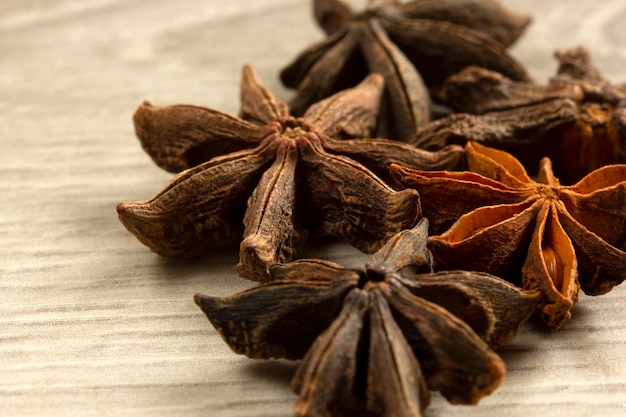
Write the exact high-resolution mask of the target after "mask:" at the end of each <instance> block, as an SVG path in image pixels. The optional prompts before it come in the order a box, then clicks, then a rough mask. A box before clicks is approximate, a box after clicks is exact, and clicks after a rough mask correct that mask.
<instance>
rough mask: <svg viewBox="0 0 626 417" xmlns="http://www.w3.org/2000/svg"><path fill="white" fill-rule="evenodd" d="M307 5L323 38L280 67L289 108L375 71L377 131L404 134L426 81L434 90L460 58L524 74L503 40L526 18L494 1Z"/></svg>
mask: <svg viewBox="0 0 626 417" xmlns="http://www.w3.org/2000/svg"><path fill="white" fill-rule="evenodd" d="M313 8H314V15H315V18H316V20H317V22H318V24H319V25H320V26H321V27H322V28H323V29H324V30H325V31H326V33H327V34H328V37H327V38H326V39H325V40H323V41H321V42H319V43H317V44H315V45H312V46H311V47H309V48H308V49H307V50H305V51H304V52H302V53H301V54H300V55H299V56H298V57H297V58H296V59H295V60H294V61H293V63H291V64H290V65H289V66H287V67H286V68H285V69H283V71H282V72H281V79H282V81H283V83H284V84H285V85H286V86H287V87H290V88H296V89H298V92H297V96H296V97H295V99H294V100H293V101H292V103H291V108H292V112H293V113H294V114H301V113H303V112H304V111H305V110H306V108H307V107H308V106H309V105H310V104H311V103H314V102H316V101H318V100H320V99H322V98H324V97H327V96H329V95H331V94H333V93H335V92H337V91H340V90H342V89H344V88H347V87H351V86H353V85H356V84H357V83H358V82H360V80H362V79H363V78H364V77H365V76H366V75H367V74H368V73H372V72H377V73H380V74H382V75H383V76H384V77H385V85H386V94H385V97H384V100H383V108H382V111H381V118H380V126H379V135H380V136H385V137H389V138H393V139H400V140H404V141H406V140H408V138H411V137H412V136H413V135H414V134H415V131H416V129H417V127H419V126H421V125H423V124H425V123H426V122H428V120H429V119H430V98H429V94H428V91H427V89H426V86H428V88H430V89H431V90H432V91H437V90H438V88H439V87H440V86H441V84H442V83H443V81H444V80H445V78H446V77H447V76H449V75H451V74H454V73H455V72H457V71H459V70H461V69H462V68H464V67H465V66H467V65H472V64H475V65H480V66H482V67H486V68H490V69H493V70H495V71H499V72H502V73H503V74H506V75H507V76H509V77H510V78H512V79H515V80H529V77H528V75H527V74H526V71H525V70H524V68H523V67H522V66H521V65H520V64H519V63H518V62H517V61H516V60H515V59H514V58H513V57H512V56H511V55H509V54H508V52H507V50H506V47H507V46H508V45H510V44H511V43H513V42H514V41H515V40H516V39H517V37H518V36H519V35H520V34H521V33H522V31H523V30H524V28H525V27H526V25H527V24H528V23H529V21H530V19H529V18H527V17H526V16H522V15H518V14H516V13H513V12H511V11H509V10H508V9H506V8H504V7H503V6H502V5H501V4H500V3H498V2H496V1H494V0H478V1H476V0H447V1H440V0H436V1H435V0H427V1H411V2H408V3H400V2H397V1H395V0H370V1H369V2H368V5H367V7H366V8H365V10H363V11H361V12H355V11H354V10H353V9H352V7H351V6H350V5H349V4H348V3H347V2H344V1H341V0H314V1H313ZM424 82H425V85H426V86H425V85H424Z"/></svg>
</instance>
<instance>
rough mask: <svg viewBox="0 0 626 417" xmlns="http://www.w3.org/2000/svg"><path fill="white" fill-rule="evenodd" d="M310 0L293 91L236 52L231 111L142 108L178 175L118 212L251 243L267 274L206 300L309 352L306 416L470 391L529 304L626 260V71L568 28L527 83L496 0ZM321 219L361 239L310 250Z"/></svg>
mask: <svg viewBox="0 0 626 417" xmlns="http://www.w3.org/2000/svg"><path fill="white" fill-rule="evenodd" d="M313 9H314V15H315V18H316V20H317V22H318V23H319V25H320V26H321V27H322V28H323V30H324V31H325V32H326V34H327V37H326V38H325V39H324V40H323V41H321V42H319V43H317V44H314V45H313V46H311V47H310V48H309V49H307V50H306V51H304V52H303V53H301V54H300V55H299V56H298V57H297V58H296V60H295V61H294V62H293V63H292V64H290V65H289V66H287V67H286V68H285V69H284V70H283V71H282V72H281V73H280V77H281V79H282V81H283V82H284V83H285V85H286V86H288V87H293V88H295V89H296V90H297V93H296V95H295V97H294V98H293V100H292V102H291V103H290V104H286V103H283V102H281V101H280V100H278V99H276V98H275V97H274V96H273V95H272V93H271V92H270V91H268V90H267V89H266V88H265V87H264V86H263V85H262V84H261V82H260V81H259V79H258V78H257V76H256V75H255V73H254V71H253V70H252V68H251V67H249V66H244V69H243V76H242V82H241V110H240V113H239V115H238V116H237V117H234V116H230V115H227V114H224V113H221V112H219V111H216V110H211V109H207V108H202V107H198V106H188V105H177V106H168V107H157V106H153V105H151V104H149V103H144V104H143V105H141V106H140V107H139V109H138V110H137V112H136V113H135V117H134V122H135V128H136V132H137V136H138V137H139V139H140V141H141V144H142V146H143V147H144V149H145V150H146V152H147V153H148V154H149V155H150V156H151V157H152V158H153V159H154V161H155V162H156V163H157V164H158V165H159V166H160V167H162V168H164V169H167V170H170V171H173V172H177V173H178V174H177V175H176V176H175V177H174V179H173V180H172V181H171V182H170V183H169V184H168V185H167V186H166V188H165V189H164V190H163V191H161V192H160V193H159V194H157V195H156V196H154V197H152V198H151V199H149V200H146V201H141V202H135V203H122V204H120V205H119V206H118V213H119V218H120V220H121V222H122V223H123V224H124V226H126V228H127V229H128V230H130V231H131V232H132V233H133V234H135V236H137V238H138V239H139V240H140V241H141V242H142V243H144V244H145V245H147V246H148V247H150V249H152V250H153V251H155V252H157V253H159V254H162V255H172V256H182V257H193V256H199V255H202V254H205V253H207V252H209V251H211V250H212V249H214V248H217V247H222V246H228V245H231V246H232V245H233V244H235V245H236V244H239V246H240V261H239V263H238V264H237V266H236V267H235V269H236V271H237V272H238V274H239V275H240V276H241V277H243V278H247V279H252V280H256V281H261V283H260V284H259V285H258V286H256V287H254V288H252V289H250V290H248V291H244V292H242V293H239V294H235V295H233V296H231V297H227V298H222V299H220V298H215V297H211V296H204V295H199V294H197V295H196V296H195V301H196V303H197V304H198V305H199V306H200V307H201V308H202V310H203V311H204V313H206V315H207V317H208V318H209V320H210V321H211V323H212V324H213V326H214V327H215V328H216V329H217V330H218V331H219V333H220V334H221V335H222V337H223V338H224V340H225V341H226V342H227V343H228V344H229V345H230V347H231V348H232V349H233V350H234V351H235V352H237V353H241V354H245V355H247V356H249V357H252V358H287V359H301V360H302V361H301V363H300V365H299V367H298V370H297V372H296V375H295V376H294V379H293V383H292V388H293V389H294V390H295V391H296V392H297V393H298V394H299V400H298V402H297V404H296V408H295V415H297V416H352V415H354V416H419V415H421V412H422V411H423V409H424V408H425V407H426V406H427V404H428V401H429V392H430V391H439V392H441V394H442V395H443V396H444V397H445V398H447V399H448V400H449V401H451V402H453V403H466V404H467V403H471V404H473V403H476V402H477V401H478V400H479V399H480V398H481V397H482V396H484V395H486V394H489V393H490V392H492V391H493V390H494V389H495V388H496V387H497V386H498V384H499V383H500V381H501V380H502V377H503V375H504V372H505V371H504V364H503V362H502V361H501V359H500V358H499V357H498V356H497V354H495V353H494V351H493V349H495V348H498V347H499V346H502V345H503V344H504V343H507V342H508V341H510V340H511V339H512V338H513V337H514V336H515V334H516V332H517V331H518V329H519V328H520V326H521V325H522V324H523V323H524V322H525V321H526V320H527V319H528V318H529V317H530V316H531V315H533V314H536V315H537V316H539V317H540V318H541V319H542V320H543V321H544V322H545V324H546V325H547V326H549V327H551V328H553V329H557V328H559V327H560V326H561V325H562V324H563V323H564V322H566V321H567V320H568V319H570V318H571V309H572V308H573V306H574V304H575V303H576V301H577V300H578V292H579V288H582V290H583V291H584V292H585V293H587V294H591V295H599V294H603V293H606V292H607V291H609V290H611V288H613V286H615V285H618V284H620V283H621V282H622V281H623V280H624V278H626V252H624V251H625V250H626V165H621V164H623V163H625V162H626V84H622V85H613V84H611V83H610V82H609V81H607V80H606V79H604V78H603V77H602V76H601V75H600V73H599V72H598V70H597V69H596V68H595V67H594V66H593V64H592V63H591V59H590V57H589V53H588V52H587V51H586V50H585V49H584V48H575V49H571V50H567V51H558V52H556V56H557V58H558V59H559V61H560V67H559V69H558V72H557V74H556V76H555V77H554V78H553V79H552V80H550V82H549V83H548V84H547V85H537V84H536V83H534V82H533V81H532V80H531V79H530V77H529V76H528V74H527V72H526V70H525V69H524V67H523V65H522V64H521V63H519V62H517V61H516V60H515V59H514V58H513V57H512V56H511V55H510V54H509V53H508V52H507V47H508V46H510V45H511V44H512V43H513V42H515V41H516V39H517V38H518V37H519V36H520V34H521V33H522V32H523V31H524V30H525V28H526V26H527V25H528V23H529V21H530V19H529V18H527V17H525V16H521V15H519V14H517V13H514V12H512V11H509V10H507V9H505V8H504V7H503V6H502V5H500V4H499V3H498V2H497V1H496V0H449V1H439V0H413V1H409V2H404V3H403V2H397V1H394V0H370V1H369V3H368V6H367V7H366V9H365V10H362V11H359V12H357V11H355V10H353V8H352V7H351V6H350V5H349V4H347V3H345V2H344V1H342V0H314V1H313ZM433 109H437V110H436V111H434V110H433ZM441 109H446V111H445V112H442V111H441ZM372 137H376V139H374V138H372ZM383 137H384V138H385V139H382V138H383ZM551 158H552V160H551ZM527 169H528V170H529V171H530V173H531V175H532V176H529V175H528V174H527V171H526V170H527ZM557 177H559V178H561V180H562V181H563V182H564V185H562V184H561V183H560V182H559V179H557ZM320 236H331V237H334V238H337V239H340V240H343V241H346V242H349V243H350V244H352V245H354V246H355V247H356V248H358V249H359V250H361V251H363V252H367V253H372V256H371V259H370V260H369V262H367V263H366V264H365V265H364V266H362V267H344V266H342V265H338V264H335V263H332V262H328V261H323V260H316V259H300V258H301V254H302V250H303V247H304V245H305V244H306V241H307V239H308V238H315V237H320Z"/></svg>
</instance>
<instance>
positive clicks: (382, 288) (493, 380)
mask: <svg viewBox="0 0 626 417" xmlns="http://www.w3.org/2000/svg"><path fill="white" fill-rule="evenodd" d="M427 238H428V221H427V220H426V219H424V218H423V219H422V220H420V222H419V223H418V225H417V226H416V227H415V228H413V229H411V230H404V231H402V232H400V233H399V234H398V235H396V236H395V237H393V238H391V239H390V240H389V241H388V242H387V244H386V245H385V246H383V247H382V248H381V249H380V250H379V251H378V252H376V253H375V254H374V255H373V256H372V257H371V259H370V261H369V262H368V263H367V264H366V265H365V267H364V268H357V269H354V268H345V267H343V266H341V265H338V264H335V263H332V262H327V261H321V260H314V259H310V260H300V261H295V262H293V263H289V264H281V265H275V266H274V267H272V269H271V274H272V278H273V279H274V281H271V282H267V283H264V284H260V285H259V286H257V287H256V288H252V289H250V290H247V291H244V292H241V293H239V294H236V295H234V296H231V297H226V298H222V299H220V298H215V297H209V296H204V295H200V294H196V296H195V301H196V303H197V304H198V305H199V306H200V307H201V308H202V310H203V311H204V312H205V313H206V315H207V317H208V318H209V320H210V321H211V323H212V324H213V326H215V328H216V329H217V330H218V331H219V333H220V334H221V336H222V337H223V338H224V340H225V341H226V342H227V343H228V345H229V346H230V347H231V348H232V349H233V350H234V351H235V352H237V353H240V354H245V355H247V356H249V357H252V358H288V359H300V358H304V359H303V361H302V362H301V364H300V366H299V368H298V370H297V371H296V375H295V377H294V379H293V381H292V387H293V389H294V390H295V391H296V392H297V393H299V395H300V398H299V401H298V403H297V405H296V413H295V414H296V415H297V416H331V415H332V416H335V417H339V416H353V415H367V416H420V415H421V411H422V410H423V409H424V408H425V407H426V406H427V405H428V402H429V392H428V390H429V389H431V390H437V391H440V392H441V393H442V394H443V395H444V396H445V397H446V398H447V399H448V400H449V401H451V402H453V403H470V404H473V403H476V402H477V401H478V400H479V399H480V398H481V397H482V396H484V395H486V394H489V393H490V392H491V391H492V390H493V389H495V388H496V387H497V385H498V384H499V383H500V381H501V379H502V377H503V375H504V364H503V363H502V361H501V359H500V358H499V357H498V356H497V355H496V354H495V353H494V352H493V351H492V350H491V349H490V348H489V345H490V346H494V347H495V346H500V345H502V344H504V343H506V342H508V341H509V340H511V339H512V338H513V337H514V335H515V334H516V332H517V331H518V329H519V327H520V326H521V324H522V323H523V322H524V321H525V320H526V319H527V318H528V317H529V316H530V315H531V314H532V312H533V311H534V309H535V306H536V304H537V301H538V300H539V293H538V292H526V291H524V290H520V289H518V288H516V287H515V286H513V285H511V284H509V283H507V282H506V281H504V280H501V279H499V278H496V277H494V276H491V275H488V274H484V273H473V272H465V271H453V272H440V273H433V272H432V269H431V262H432V257H431V254H430V252H429V251H428V249H427V248H426V242H427Z"/></svg>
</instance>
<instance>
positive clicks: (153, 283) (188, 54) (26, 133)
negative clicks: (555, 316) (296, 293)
mask: <svg viewBox="0 0 626 417" xmlns="http://www.w3.org/2000/svg"><path fill="white" fill-rule="evenodd" d="M506 3H507V4H509V5H510V6H511V7H512V8H515V9H516V10H520V11H526V12H529V13H531V14H532V15H533V16H534V23H533V25H532V26H531V27H529V29H528V31H527V33H526V35H524V37H523V38H522V39H521V40H520V41H519V42H518V43H517V44H516V45H515V46H514V48H513V53H514V54H515V55H516V56H517V57H518V58H519V59H520V60H522V61H523V62H524V63H525V64H526V65H527V66H528V67H529V68H530V71H531V73H532V74H533V76H535V77H536V78H537V79H538V80H540V81H543V80H545V79H547V78H548V77H549V76H550V75H551V74H552V72H553V71H554V70H555V68H556V61H555V60H554V59H553V58H552V51H553V50H554V49H555V48H557V47H558V48H561V47H568V46H575V45H578V44H586V45H587V46H589V47H590V48H591V49H592V50H593V51H594V57H595V60H596V62H597V64H598V66H599V67H600V68H601V69H602V70H603V71H604V72H605V74H606V75H607V76H608V77H609V78H611V79H612V80H614V81H626V70H625V68H626V30H625V29H626V27H625V26H624V25H625V24H624V22H625V21H626V3H624V2H623V1H622V0H605V1H603V2H598V1H595V0H579V1H576V2H572V1H570V0H550V1H545V0H544V1H539V0H529V1H525V2H515V1H513V0H507V1H506ZM321 37H322V35H321V32H320V31H319V30H318V29H317V28H316V27H315V25H314V23H313V21H312V20H311V17H310V7H309V3H308V1H302V0H246V1H243V0H241V1H236V2H223V1H219V0H181V1H177V2H172V1H165V0H152V1H141V0H90V1H84V0H31V1H28V2H24V1H18V0H4V1H2V2H0V144H1V145H2V151H1V152H0V197H1V198H0V253H1V256H0V275H1V280H0V293H1V294H2V303H0V369H2V377H1V378H0V414H1V415H2V416H27V415H28V416H48V415H51V416H59V415H63V416H107V415H111V416H120V415H134V416H224V417H239V416H241V417H243V416H246V417H263V416H267V417H269V416H272V417H287V416H290V415H291V413H292V408H293V404H294V401H295V399H296V397H295V395H294V394H292V393H291V391H290V389H289V380H290V378H291V375H292V374H293V372H294V370H295V366H296V365H295V364H293V363H289V362H281V361H270V362H258V361H252V360H249V359H247V358H244V357H239V356H237V355H235V354H234V353H232V352H231V351H230V350H229V349H228V347H226V345H225V344H224V343H223V342H222V340H221V339H220V338H219V336H218V335H217V333H216V332H215V331H214V330H213V328H212V327H211V326H210V324H209V322H208V321H207V320H206V318H205V317H204V315H203V314H202V312H201V311H200V310H199V309H198V308H197V307H196V306H195V304H194V303H193V300H192V296H193V293H194V292H198V291H199V292H203V293H207V294H212V295H227V294H232V293H234V292H237V291H240V290H242V289H244V288H247V287H249V286H250V285H252V284H251V283H248V282H245V281H243V280H241V279H239V278H238V277H237V276H236V275H235V273H234V271H233V267H234V265H235V263H236V260H237V255H236V252H235V251H223V252H219V253H215V254H213V255H211V256H209V257H206V258H203V259H199V260H195V261H181V260H175V259H164V258H161V257H158V256H157V255H154V254H152V253H150V252H149V251H148V250H147V249H146V248H145V247H143V246H142V245H140V244H139V243H138V242H137V241H136V239H135V238H134V237H133V236H132V235H130V234H129V233H127V232H126V231H125V230H124V229H123V227H122V226H121V224H120V223H119V222H118V221H117V218H116V214H115V205H116V204H117V203H118V202H121V201H133V200H139V199H144V198H147V197H150V196H151V195H153V194H154V193H156V192H157V191H159V190H160V189H161V188H162V187H163V186H164V185H165V183H166V182H167V181H168V180H169V178H170V177H171V175H170V174H168V173H166V172H163V171H161V170H159V169H158V168H156V167H155V166H153V164H152V163H151V161H150V160H149V158H148V157H147V156H146V155H145V154H144V153H143V152H142V150H141V149H140V146H139V143H138V141H137V140H136V139H135V137H134V133H133V129H132V124H131V116H132V113H133V112H134V110H135V108H136V107H137V106H138V105H139V104H140V103H141V102H142V101H143V100H150V101H151V102H153V103H155V104H175V103H188V104H198V105H205V106H208V107H213V108H216V109H220V110H222V111H225V112H228V113H236V112H237V110H238V94H239V91H238V90H239V77H240V69H241V65H242V64H244V63H251V64H252V65H253V66H254V67H255V68H256V70H257V71H258V73H259V75H260V77H261V78H262V79H263V81H264V82H265V83H266V85H267V86H268V87H269V88H270V89H272V90H273V91H274V92H275V93H276V94H277V95H278V96H279V97H280V98H283V99H287V98H289V97H290V94H291V93H290V92H289V91H287V90H286V89H284V88H283V87H282V86H281V85H280V83H279V81H278V77H277V72H278V70H279V69H280V68H281V67H282V66H284V65H285V64H286V63H287V62H288V61H290V60H291V59H292V58H293V57H294V56H295V55H296V54H297V53H298V52H299V51H300V50H301V49H302V48H304V47H305V46H306V45H308V44H310V43H311V42H312V41H314V40H317V39H321ZM309 253H310V254H311V255H313V256H320V257H324V258H328V259H333V260H335V261H338V262H342V263H345V264H347V265H354V264H358V262H359V260H361V259H362V256H361V255H360V254H357V253H356V252H355V251H354V250H352V249H350V248H348V247H346V246H345V245H339V244H333V245H330V246H326V245H324V246H317V247H313V248H311V249H310V252H309ZM625 305H626V287H624V286H621V287H618V288H616V289H615V290H614V291H613V292H611V293H609V294H608V295H606V296H602V297H596V298H591V297H583V298H582V300H581V302H580V303H579V305H578V306H577V307H576V308H575V309H574V311H573V315H574V317H573V319H572V321H571V322H570V323H568V324H567V325H566V326H564V328H563V329H562V330H560V331H558V332H556V333H551V332H549V331H546V330H544V329H542V328H541V326H539V325H538V324H535V323H530V324H529V325H528V326H526V327H525V329H524V331H523V332H522V333H521V334H520V335H519V336H518V338H517V339H515V341H514V342H513V343H511V344H510V345H508V346H507V347H506V348H504V349H503V351H502V355H503V358H504V359H505V361H506V364H507V367H508V374H507V379H506V381H505V383H504V384H503V385H502V386H501V387H500V389H498V390H497V391H496V392H495V393H494V394H492V395H491V396H489V397H487V398H485V399H483V400H482V401H481V403H480V405H478V406H476V407H459V406H451V405H449V404H447V403H446V402H445V400H443V399H442V398H440V397H438V396H435V398H434V400H433V403H432V405H431V407H430V408H429V409H428V410H427V412H426V416H428V417H440V416H450V415H457V414H458V413H463V414H464V415H465V416H466V417H473V416H487V415H489V416H500V417H508V416H511V417H513V416H515V417H517V416H520V417H521V416H524V417H527V416H541V415H551V416H557V417H558V416H568V417H572V416H581V417H582V416H591V415H594V416H605V417H618V416H620V417H623V416H625V415H626V311H625V309H624V306H625Z"/></svg>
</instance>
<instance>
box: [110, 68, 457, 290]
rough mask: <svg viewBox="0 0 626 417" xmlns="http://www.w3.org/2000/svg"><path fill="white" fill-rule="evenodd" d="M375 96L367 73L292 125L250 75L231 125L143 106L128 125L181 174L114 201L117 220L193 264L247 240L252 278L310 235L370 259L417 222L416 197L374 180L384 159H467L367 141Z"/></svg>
mask: <svg viewBox="0 0 626 417" xmlns="http://www.w3.org/2000/svg"><path fill="white" fill-rule="evenodd" d="M382 89H383V79H382V77H380V76H379V75H377V74H373V75H371V76H369V77H368V78H367V79H365V80H364V81H363V82H362V83H361V84H359V86H357V87H356V88H354V89H351V90H347V91H344V92H341V93H338V94H336V95H335V96H332V97H330V98H328V99H326V100H323V101H321V102H319V103H317V104H315V105H313V106H311V108H310V109H309V110H308V111H307V112H306V113H305V115H304V116H303V117H302V118H295V117H292V116H290V115H289V113H288V109H287V106H286V105H285V104H284V103H282V102H280V101H279V100H277V99H276V98H275V97H274V96H273V95H272V94H271V93H270V92H269V91H268V90H267V89H265V87H263V86H262V85H261V83H260V82H259V80H258V78H257V77H256V75H255V74H254V72H253V70H252V69H251V67H249V66H246V67H244V70H243V80H242V91H241V94H242V106H241V115H240V117H239V118H237V117H232V116H228V115H226V114H224V113H221V112H218V111H215V110H210V109H205V108H202V107H197V106H184V105H180V106H170V107H156V106H152V105H150V104H144V105H143V106H141V107H140V108H139V109H138V110H137V112H136V114H135V117H134V121H135V126H136V131H137V135H138V136H139V138H140V140H141V142H142V145H143V147H144V149H146V151H147V152H148V153H149V154H150V155H151V156H152V158H153V159H154V160H155V162H156V163H157V164H158V165H160V166H162V167H164V168H166V169H170V170H174V171H175V170H180V169H186V168H187V169H186V170H185V171H183V172H181V173H179V174H178V175H177V176H176V177H175V178H174V179H173V180H172V181H171V182H170V184H169V185H168V186H167V187H166V188H165V189H164V190H163V191H161V192H160V193H158V194H157V195H156V196H155V197H153V198H152V199H150V200H147V201H141V202H135V203H121V204H120V205H119V206H118V214H119V218H120V220H121V222H122V223H123V224H124V226H126V228H127V229H128V230H130V231H131V232H132V233H134V234H135V235H136V236H137V238H138V239H139V240H140V241H141V242H143V243H144V244H145V245H147V246H148V247H150V248H151V249H152V250H153V251H155V252H157V253H160V254H162V255H172V256H184V257H191V256H197V255H200V254H203V253H206V252H207V251H209V250H210V249H212V248H214V247H217V246H219V245H223V244H228V243H232V241H237V240H239V239H241V236H242V233H243V242H242V243H241V252H240V262H239V264H238V265H237V267H236V269H237V271H238V273H239V274H240V275H241V276H242V277H245V278H248V279H254V280H265V279H267V278H268V273H269V267H270V266H271V265H273V264H275V263H278V262H289V261H291V260H293V259H295V258H297V257H298V256H299V254H300V251H301V249H302V246H303V244H304V242H305V240H306V238H307V235H308V234H309V233H313V234H315V235H331V236H336V237H339V238H341V239H343V240H346V241H348V242H350V243H351V244H353V245H354V246H355V247H357V248H358V249H360V250H362V251H365V252H373V251H375V250H377V249H378V248H380V247H381V246H382V245H383V244H384V243H385V241H386V240H387V239H388V238H389V237H391V236H392V235H394V234H395V233H396V232H398V231H400V230H402V229H405V228H409V227H412V226H413V225H414V224H415V222H416V221H417V220H418V219H419V217H420V215H421V213H420V208H419V197H418V195H417V193H416V192H415V191H413V190H404V191H399V192H398V191H395V190H393V189H392V188H391V187H389V186H388V185H387V184H386V183H385V182H383V180H381V179H380V178H378V177H377V176H376V175H375V174H374V172H378V173H381V175H382V174H384V175H388V174H387V173H388V167H389V165H390V163H392V162H396V163H403V164H410V165H411V166H414V167H421V168H424V169H446V168H453V167H454V166H455V165H457V163H458V162H459V161H460V159H461V155H462V153H463V150H462V148H460V147H450V148H448V149H445V150H442V151H440V152H436V153H431V152H428V151H424V150H421V149H417V148H415V147H413V146H410V145H407V144H403V143H399V142H394V141H390V140H383V139H367V138H365V139H363V137H367V136H368V134H369V133H370V131H371V129H372V128H373V126H374V125H375V121H376V116H377V111H378V106H379V100H380V95H381V92H382ZM331 136H333V137H335V138H338V139H333V138H331ZM354 136H356V137H357V139H342V138H350V137H354ZM359 137H360V138H359ZM373 150H376V153H374V152H373ZM341 154H345V155H348V156H349V157H346V156H342V155H341ZM242 219H243V226H245V230H243V231H242Z"/></svg>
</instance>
